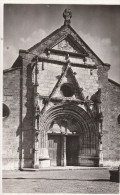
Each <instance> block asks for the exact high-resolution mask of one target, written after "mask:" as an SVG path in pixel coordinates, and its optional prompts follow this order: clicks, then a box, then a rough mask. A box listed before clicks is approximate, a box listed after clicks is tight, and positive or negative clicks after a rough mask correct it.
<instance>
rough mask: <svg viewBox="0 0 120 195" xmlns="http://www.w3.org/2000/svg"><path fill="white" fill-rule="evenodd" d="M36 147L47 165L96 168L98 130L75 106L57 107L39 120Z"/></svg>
mask: <svg viewBox="0 0 120 195" xmlns="http://www.w3.org/2000/svg"><path fill="white" fill-rule="evenodd" d="M40 124H41V125H40V137H39V140H40V142H39V148H40V154H41V155H45V154H46V155H48V156H49V158H50V164H51V166H66V165H67V166H98V163H99V158H98V156H99V153H98V152H99V150H98V147H99V144H98V130H97V127H96V124H95V121H94V119H93V118H92V116H90V115H89V114H88V113H87V112H86V111H85V110H84V109H82V108H81V107H79V106H77V105H73V104H72V105H70V104H69V105H68V104H64V105H62V104H61V105H57V106H54V107H51V108H50V109H49V110H48V111H46V112H45V113H44V114H43V116H42V117H41V119H40Z"/></svg>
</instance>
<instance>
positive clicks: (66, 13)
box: [63, 8, 72, 25]
mask: <svg viewBox="0 0 120 195" xmlns="http://www.w3.org/2000/svg"><path fill="white" fill-rule="evenodd" d="M63 18H64V19H65V20H64V25H70V24H71V18H72V12H71V10H70V9H68V8H67V9H65V10H64V12H63Z"/></svg>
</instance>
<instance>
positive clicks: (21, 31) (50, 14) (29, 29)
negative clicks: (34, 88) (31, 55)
mask: <svg viewBox="0 0 120 195" xmlns="http://www.w3.org/2000/svg"><path fill="white" fill-rule="evenodd" d="M65 8H70V9H71V11H72V19H71V26H72V28H74V30H75V31H76V32H77V33H78V34H79V36H80V37H81V38H82V39H83V40H84V41H85V42H86V43H87V44H88V45H89V47H90V48H91V49H92V50H93V51H94V52H95V53H96V54H97V55H98V56H99V58H100V59H101V60H102V61H103V62H104V63H109V64H111V68H110V70H109V78H110V79H112V80H114V81H116V82H118V83H120V5H70V4H69V5H65V4H64V5H62V4H59V5H58V4H57V5H52V4H50V5H49V4H31V5H30V4H26V5H25V4H5V5H4V24H3V30H4V36H3V40H4V48H3V53H4V57H3V68H4V69H8V68H10V67H11V66H12V64H13V63H14V61H15V60H16V58H17V57H18V55H19V49H29V48H30V47H32V46H33V45H34V44H36V43H38V42H40V41H41V40H42V39H43V38H45V37H46V36H47V35H49V34H50V33H52V32H53V31H54V30H56V29H58V28H60V27H61V26H62V25H63V23H64V19H63V11H64V9H65Z"/></svg>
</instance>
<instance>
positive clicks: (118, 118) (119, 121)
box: [117, 114, 120, 125]
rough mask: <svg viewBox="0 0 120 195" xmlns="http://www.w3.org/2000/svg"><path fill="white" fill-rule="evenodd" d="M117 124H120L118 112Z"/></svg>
mask: <svg viewBox="0 0 120 195" xmlns="http://www.w3.org/2000/svg"><path fill="white" fill-rule="evenodd" d="M117 121H118V124H119V125H120V114H119V115H118V117H117Z"/></svg>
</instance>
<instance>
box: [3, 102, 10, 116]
mask: <svg viewBox="0 0 120 195" xmlns="http://www.w3.org/2000/svg"><path fill="white" fill-rule="evenodd" d="M9 114H10V111H9V108H8V106H6V105H5V104H3V118H6V117H8V116H9Z"/></svg>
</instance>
